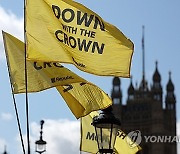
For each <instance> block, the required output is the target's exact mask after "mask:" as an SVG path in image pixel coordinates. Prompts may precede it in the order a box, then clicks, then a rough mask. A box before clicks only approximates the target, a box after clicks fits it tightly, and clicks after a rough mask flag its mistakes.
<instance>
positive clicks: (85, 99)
mask: <svg viewBox="0 0 180 154" xmlns="http://www.w3.org/2000/svg"><path fill="white" fill-rule="evenodd" d="M3 40H4V48H5V52H6V55H7V62H8V67H9V71H10V78H11V82H12V83H11V84H12V85H13V93H14V94H19V93H25V77H24V68H25V67H24V60H25V59H24V58H25V57H24V55H25V53H24V43H23V42H21V41H20V40H18V39H17V38H15V37H13V36H12V35H10V34H8V33H6V32H3ZM27 73H28V74H27V81H28V87H27V89H28V92H39V91H42V90H45V89H48V88H52V87H56V89H57V90H58V92H59V93H60V94H61V95H62V97H63V98H64V100H65V101H66V103H67V105H68V106H69V108H70V110H71V111H72V113H73V114H74V115H75V117H76V118H80V117H82V116H85V115H87V114H89V113H90V112H92V111H95V110H100V109H103V108H106V107H108V106H110V105H111V104H112V101H111V99H110V97H109V96H108V95H107V94H106V93H105V92H104V91H103V90H101V89H100V88H99V87H97V86H96V85H94V84H93V83H90V82H88V81H87V80H85V79H83V78H81V77H80V76H78V75H77V74H75V73H73V72H72V71H70V70H68V69H67V68H65V67H64V66H62V65H61V64H60V63H55V62H35V61H27Z"/></svg>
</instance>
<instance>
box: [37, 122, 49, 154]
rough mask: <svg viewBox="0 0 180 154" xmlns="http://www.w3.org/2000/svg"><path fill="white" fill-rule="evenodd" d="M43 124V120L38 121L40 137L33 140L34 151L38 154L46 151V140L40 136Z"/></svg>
mask: <svg viewBox="0 0 180 154" xmlns="http://www.w3.org/2000/svg"><path fill="white" fill-rule="evenodd" d="M43 124H44V120H41V121H40V125H41V131H40V138H39V140H37V141H36V142H35V144H36V152H37V153H39V154H42V153H43V152H45V151H46V141H44V140H43V137H42V133H43V131H42V129H43Z"/></svg>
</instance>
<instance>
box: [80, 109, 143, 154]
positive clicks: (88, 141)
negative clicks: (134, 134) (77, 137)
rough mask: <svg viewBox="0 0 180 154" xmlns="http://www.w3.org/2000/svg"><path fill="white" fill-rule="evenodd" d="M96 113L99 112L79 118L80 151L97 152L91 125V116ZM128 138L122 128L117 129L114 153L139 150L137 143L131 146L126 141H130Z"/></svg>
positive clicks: (127, 152)
mask: <svg viewBox="0 0 180 154" xmlns="http://www.w3.org/2000/svg"><path fill="white" fill-rule="evenodd" d="M97 115H99V113H98V112H97V111H95V112H91V113H90V114H89V115H87V116H85V117H82V118H81V143H80V151H84V152H89V153H93V154H96V153H97V152H98V146H97V141H96V133H95V128H94V126H93V125H91V123H92V119H93V117H94V116H97ZM107 131H108V130H107ZM103 134H104V135H105V134H106V132H103ZM127 140H128V141H127ZM129 140H130V138H129V137H128V136H127V135H126V134H125V133H124V132H123V131H122V130H119V131H118V134H117V137H116V142H115V149H114V150H115V153H116V154H136V153H137V152H138V151H139V150H141V147H140V146H139V145H137V146H133V147H131V146H130V145H129V144H128V143H132V142H130V141H129Z"/></svg>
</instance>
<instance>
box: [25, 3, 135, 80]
mask: <svg viewBox="0 0 180 154" xmlns="http://www.w3.org/2000/svg"><path fill="white" fill-rule="evenodd" d="M26 38H27V39H26V44H27V57H28V58H29V59H31V60H34V61H46V62H63V63H70V64H74V65H75V66H76V67H77V68H78V69H80V70H82V71H85V72H88V73H92V74H96V75H104V76H120V77H130V66H131V60H132V55H133V51H134V45H133V43H132V41H131V40H130V39H128V38H127V37H126V36H125V35H124V34H123V33H122V32H121V31H120V30H119V29H118V28H116V27H115V26H113V25H111V24H109V23H107V22H105V21H104V20H103V19H102V18H101V17H100V16H99V15H97V14H96V13H94V12H93V11H91V10H90V9H88V8H86V7H85V6H83V5H82V4H80V3H77V2H75V1H73V0H70V1H69V0H59V1H57V0H39V1H37V0H27V5H26Z"/></svg>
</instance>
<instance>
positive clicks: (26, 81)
mask: <svg viewBox="0 0 180 154" xmlns="http://www.w3.org/2000/svg"><path fill="white" fill-rule="evenodd" d="M24 43H25V47H24V50H25V55H24V57H25V58H24V67H25V69H24V72H25V73H24V74H25V87H26V127H27V144H28V145H27V146H28V147H27V148H28V154H30V139H29V138H30V137H29V106H28V79H27V76H28V75H27V60H26V55H27V51H26V0H24Z"/></svg>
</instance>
